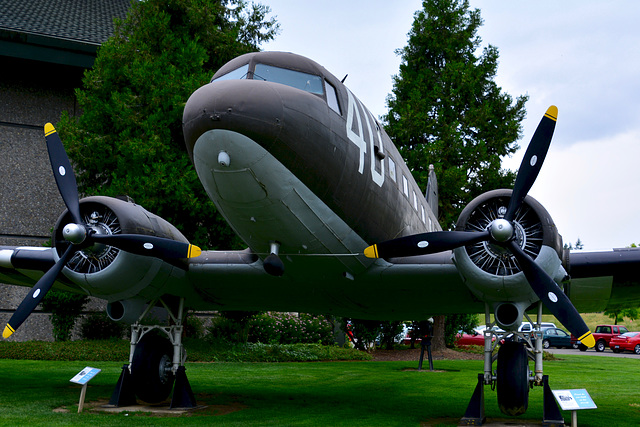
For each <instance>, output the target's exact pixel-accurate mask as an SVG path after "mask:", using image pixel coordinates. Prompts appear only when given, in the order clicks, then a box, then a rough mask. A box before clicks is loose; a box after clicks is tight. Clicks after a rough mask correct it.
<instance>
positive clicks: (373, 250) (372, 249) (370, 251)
mask: <svg viewBox="0 0 640 427" xmlns="http://www.w3.org/2000/svg"><path fill="white" fill-rule="evenodd" d="M364 256H366V257H367V258H378V247H377V246H376V245H371V246H369V247H368V248H366V249H365V250H364Z"/></svg>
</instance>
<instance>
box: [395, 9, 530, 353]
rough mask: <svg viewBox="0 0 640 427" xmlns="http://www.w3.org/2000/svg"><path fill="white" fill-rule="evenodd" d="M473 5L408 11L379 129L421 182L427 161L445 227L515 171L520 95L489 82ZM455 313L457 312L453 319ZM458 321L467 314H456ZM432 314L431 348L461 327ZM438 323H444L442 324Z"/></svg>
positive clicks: (493, 53)
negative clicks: (410, 17)
mask: <svg viewBox="0 0 640 427" xmlns="http://www.w3.org/2000/svg"><path fill="white" fill-rule="evenodd" d="M481 25H482V18H481V17H480V10H478V9H475V10H470V9H469V2H468V1H467V0H424V1H423V2H422V10H419V11H418V12H416V14H415V16H414V22H413V26H412V28H411V30H410V32H409V40H408V44H407V46H405V47H404V48H402V49H399V50H398V51H397V53H398V54H399V55H400V56H401V58H402V61H401V65H400V72H399V74H398V75H396V76H394V79H393V80H394V85H393V93H392V94H391V95H390V96H389V97H388V99H387V106H388V108H389V111H388V113H387V114H386V116H384V117H383V120H384V121H385V129H386V131H387V133H388V134H389V136H390V137H391V139H392V140H393V141H394V143H395V144H396V146H397V147H398V149H399V150H400V153H401V154H402V155H403V157H404V159H405V161H406V162H407V165H408V166H409V169H410V170H411V171H412V173H413V176H414V178H415V179H416V181H417V182H418V184H419V185H420V186H421V187H422V188H426V186H427V180H428V176H429V165H430V164H433V165H434V167H435V172H436V175H437V177H438V187H439V188H438V190H439V216H440V217H439V218H438V219H439V221H440V224H441V226H442V227H443V229H445V230H446V229H452V228H454V227H455V222H456V220H457V218H458V216H459V214H460V212H461V211H462V209H463V208H464V207H465V206H466V205H467V204H468V203H469V202H470V201H471V200H472V199H473V198H475V197H476V196H478V195H480V194H482V193H484V192H486V191H489V190H493V189H496V188H511V187H512V186H513V183H514V181H515V173H514V172H512V171H507V170H503V169H501V157H502V156H507V155H511V154H513V153H514V152H515V151H516V150H517V149H518V146H517V143H516V142H517V140H518V139H519V138H521V136H522V125H521V121H522V120H523V119H524V117H525V108H524V106H525V103H526V101H527V97H526V96H520V97H518V98H517V99H516V101H515V102H514V101H513V98H512V97H511V96H510V95H508V94H506V93H503V92H502V90H501V88H500V87H498V85H497V84H496V83H495V81H494V78H495V76H496V72H497V68H498V49H497V48H496V47H494V46H491V45H489V46H487V47H485V48H484V49H483V50H482V54H481V55H479V56H476V53H477V52H478V49H479V47H480V44H481V41H482V40H481V39H480V37H479V36H478V29H479V28H480V26H481ZM453 318H454V319H458V318H457V317H453ZM459 320H461V321H462V323H464V324H466V323H467V320H468V319H467V317H465V316H461V317H460V319H459ZM451 323H452V321H451V319H448V321H446V322H445V319H444V316H435V317H434V337H433V341H432V343H433V348H434V349H439V348H442V347H444V345H445V329H448V330H449V332H450V333H449V334H448V337H449V338H448V339H449V340H450V337H451V335H452V334H451V331H453V330H456V331H457V329H460V328H461V327H462V325H458V326H455V325H452V324H451ZM445 325H448V326H447V327H445Z"/></svg>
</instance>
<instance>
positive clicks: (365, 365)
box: [0, 355, 640, 426]
mask: <svg viewBox="0 0 640 427" xmlns="http://www.w3.org/2000/svg"><path fill="white" fill-rule="evenodd" d="M87 365H89V366H94V367H97V368H101V369H102V372H101V373H100V374H98V376H97V377H95V378H94V379H93V380H92V381H91V383H90V386H89V389H88V391H87V402H90V401H96V400H108V399H109V397H110V395H111V392H112V391H113V387H114V385H115V383H116V381H117V378H118V375H119V374H120V369H121V367H122V363H117V362H50V361H18V360H0V385H1V387H0V425H11V426H15V425H22V426H25V425H29V426H36V425H48V426H50V425H71V424H73V425H97V426H100V425H122V424H123V423H125V422H126V424H127V425H165V424H188V425H193V424H202V425H204V424H206V425H224V426H245V425H260V426H270V425H274V426H276V425H277V426H281V425H286V426H337V425H341V426H395V425H397V426H421V425H422V426H426V425H456V424H457V421H458V420H459V418H460V417H461V416H462V415H463V414H464V411H465V408H466V405H467V403H468V401H469V398H470V397H471V393H472V391H473V388H474V386H475V380H476V378H477V374H478V373H479V372H480V371H481V369H482V362H481V361H477V360H476V361H466V360H452V361H435V368H436V369H437V370H440V372H428V371H423V372H417V371H415V370H414V368H416V366H417V361H416V362H315V363H314V362H310V363H306V362H305V363H188V364H187V374H188V376H189V380H190V382H191V386H192V388H193V390H194V393H195V394H196V398H197V400H198V401H199V403H203V404H206V405H209V408H208V409H207V410H205V411H202V412H195V413H193V414H191V415H189V416H181V417H178V418H173V417H172V418H169V417H158V416H152V415H150V414H134V413H132V414H123V413H120V414H104V413H95V412H91V411H85V412H83V413H82V414H77V413H76V412H77V403H78V398H79V395H80V386H77V385H74V384H72V383H70V382H69V379H70V378H71V377H73V376H74V375H75V374H76V373H78V372H79V371H80V370H81V369H82V368H83V367H85V366H87ZM406 368H410V369H411V370H406ZM545 373H547V374H549V375H550V377H551V387H552V389H568V388H586V389H587V390H588V391H589V393H590V394H591V396H592V397H593V399H594V401H595V403H596V404H597V405H598V409H596V410H588V411H582V412H580V413H579V414H578V422H579V425H580V426H612V425H616V426H618V425H629V426H635V425H638V424H640V388H639V387H638V385H637V384H638V380H640V359H635V358H633V359H618V358H612V357H593V356H581V355H575V356H573V355H572V356H567V357H566V358H565V360H558V361H548V362H545ZM485 395H486V415H487V417H488V418H489V420H492V419H496V418H501V419H504V418H506V417H505V416H504V415H502V414H501V413H500V412H499V410H498V408H497V403H496V395H495V392H492V391H491V390H490V389H489V388H486V389H485ZM61 407H66V408H67V409H68V410H69V411H70V412H68V413H58V412H54V409H56V408H61ZM563 415H564V417H565V421H566V422H570V413H568V412H564V413H563ZM541 417H542V390H541V388H540V387H536V388H535V389H534V390H532V391H531V396H530V402H529V410H528V412H527V413H526V414H525V415H524V416H523V417H520V418H524V419H530V420H534V421H540V420H541ZM434 420H437V421H438V422H436V423H434Z"/></svg>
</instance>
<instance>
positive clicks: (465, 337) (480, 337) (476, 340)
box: [455, 331, 496, 347]
mask: <svg viewBox="0 0 640 427" xmlns="http://www.w3.org/2000/svg"><path fill="white" fill-rule="evenodd" d="M495 340H496V336H495V335H494V336H493V337H491V341H495ZM455 344H456V345H457V346H461V345H479V346H481V347H484V333H482V332H478V331H476V332H475V333H473V334H467V333H458V334H457V335H456V342H455Z"/></svg>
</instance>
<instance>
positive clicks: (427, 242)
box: [364, 106, 595, 347]
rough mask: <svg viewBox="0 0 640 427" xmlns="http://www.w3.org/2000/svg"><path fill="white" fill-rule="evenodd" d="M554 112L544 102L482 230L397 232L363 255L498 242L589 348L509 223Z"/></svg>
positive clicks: (540, 158)
mask: <svg viewBox="0 0 640 427" xmlns="http://www.w3.org/2000/svg"><path fill="white" fill-rule="evenodd" d="M557 117H558V109H557V108H556V107H555V106H551V107H549V108H548V109H547V111H546V113H545V115H544V116H543V117H542V120H541V121H540V124H539V125H538V128H537V129H536V131H535V133H534V134H533V137H532V138H531V142H530V143H529V147H528V148H527V151H526V152H525V155H524V158H523V159H522V163H521V164H520V168H519V170H518V175H517V177H516V182H515V184H514V187H513V193H512V195H511V200H510V201H509V206H508V207H507V211H506V213H505V215H504V217H503V218H499V219H495V220H493V221H492V222H491V224H490V225H489V227H488V228H487V230H485V231H481V232H474V231H436V232H430V233H420V234H415V235H411V236H406V237H400V238H398V239H393V240H388V241H385V242H381V243H378V244H375V245H372V246H369V247H368V248H366V249H365V250H364V255H365V256H366V257H368V258H391V257H404V256H414V255H424V254H433V253H437V252H443V251H447V250H453V249H456V248H459V247H462V246H467V245H471V244H474V243H478V242H482V241H489V242H491V243H492V244H496V245H499V246H502V247H504V248H505V249H507V250H508V251H510V252H511V254H513V256H514V257H515V258H516V260H517V261H518V263H519V265H520V268H521V269H522V272H523V273H524V275H525V277H526V278H527V281H528V282H529V286H531V289H532V290H533V291H534V293H535V294H536V295H537V296H538V298H539V299H540V301H542V303H543V304H544V305H545V307H546V308H547V309H548V310H549V311H550V312H551V313H552V314H553V315H554V316H556V318H557V319H558V321H559V322H560V323H562V324H563V325H564V326H565V327H566V328H567V329H568V330H569V331H570V332H571V333H573V334H574V335H575V336H577V337H578V339H579V340H580V341H581V342H582V343H583V344H584V345H586V346H587V347H593V346H594V345H595V339H594V338H593V335H592V334H591V331H590V330H589V328H588V327H587V325H586V324H585V322H584V320H583V319H582V317H581V316H580V314H579V313H578V311H577V310H576V308H575V307H574V306H573V304H572V303H571V301H570V300H569V298H568V297H567V296H566V295H565V293H564V292H563V291H562V289H560V287H559V286H558V284H557V283H556V282H555V281H554V280H553V279H552V278H551V277H550V276H549V275H548V274H547V273H546V272H545V271H544V270H543V269H542V268H541V267H540V266H539V265H538V264H536V263H535V261H534V260H533V259H532V258H531V257H530V256H529V255H528V254H526V253H525V252H524V251H523V250H522V248H521V247H520V245H519V244H518V242H517V241H516V233H515V228H514V224H513V220H514V218H515V216H516V213H517V212H518V210H519V209H520V207H521V206H522V203H523V202H524V199H525V198H526V196H527V194H528V193H529V190H530V189H531V187H532V186H533V183H534V182H535V180H536V178H537V177H538V173H539V172H540V169H541V167H542V163H543V162H544V159H545V157H546V155H547V152H548V151H549V145H550V144H551V138H552V136H553V131H554V129H555V126H556V120H557Z"/></svg>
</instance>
